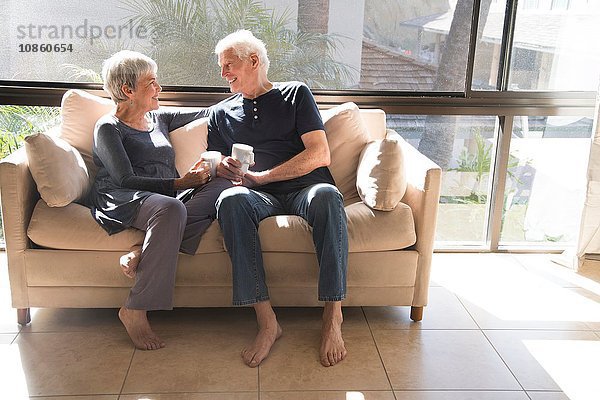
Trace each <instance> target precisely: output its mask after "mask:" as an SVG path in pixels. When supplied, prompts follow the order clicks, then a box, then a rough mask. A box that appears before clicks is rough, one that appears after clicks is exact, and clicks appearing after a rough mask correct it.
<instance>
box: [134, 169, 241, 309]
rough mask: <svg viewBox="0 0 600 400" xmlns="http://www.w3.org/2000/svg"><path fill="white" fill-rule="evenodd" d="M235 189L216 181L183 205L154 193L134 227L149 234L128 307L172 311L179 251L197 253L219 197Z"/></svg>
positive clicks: (147, 199)
mask: <svg viewBox="0 0 600 400" xmlns="http://www.w3.org/2000/svg"><path fill="white" fill-rule="evenodd" d="M231 186H233V185H232V183H231V182H230V181H228V180H226V179H223V178H216V179H214V180H212V181H210V182H209V183H208V184H206V185H204V186H203V187H202V188H201V189H200V190H198V191H197V192H196V193H195V194H194V197H192V198H191V199H189V200H188V201H186V202H185V203H182V202H181V201H180V200H178V199H175V198H173V197H169V196H164V195H162V194H154V195H152V196H149V197H148V198H146V200H144V202H143V203H142V205H141V206H140V209H139V211H138V215H137V217H136V218H135V220H134V221H133V223H132V226H133V227H135V228H137V229H140V230H143V231H146V236H145V238H144V243H143V245H142V254H141V257H140V262H139V264H138V267H137V272H136V276H135V283H134V285H133V287H132V288H131V291H130V292H129V297H128V298H127V301H126V302H125V307H127V308H130V309H134V310H147V311H150V310H171V309H172V308H173V292H174V289H175V273H176V270H177V257H178V255H179V251H180V250H181V252H183V253H186V254H194V253H195V252H196V249H197V248H198V244H199V243H200V238H201V236H202V234H203V233H204V232H205V231H206V229H208V227H209V226H210V224H211V223H212V222H213V221H214V220H215V218H216V214H217V210H216V208H215V202H216V201H217V198H218V197H219V194H220V193H221V192H222V191H223V190H225V189H227V188H229V187H231Z"/></svg>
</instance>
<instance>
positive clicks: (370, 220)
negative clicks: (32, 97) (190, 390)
mask: <svg viewBox="0 0 600 400" xmlns="http://www.w3.org/2000/svg"><path fill="white" fill-rule="evenodd" d="M112 107H113V105H112V103H111V102H110V101H108V100H107V99H103V98H100V97H96V96H93V95H91V94H89V93H86V92H82V91H77V90H71V91H68V92H67V93H65V95H64V97H63V103H62V109H61V112H62V118H63V121H62V124H61V126H60V127H57V128H55V129H53V130H52V131H50V132H47V133H45V134H39V135H35V136H34V137H32V138H31V139H30V140H29V139H28V141H27V143H26V145H25V148H21V149H19V150H18V151H16V152H15V153H13V154H11V155H10V156H8V157H7V158H5V159H4V160H2V161H1V162H0V189H1V192H0V194H1V201H2V218H3V222H4V231H5V239H6V250H7V255H8V270H9V277H10V287H11V294H12V304H13V307H15V308H17V309H18V319H19V323H21V324H26V323H28V322H29V321H30V318H29V308H30V307H86V308H87V307H90V308H94V307H119V306H121V305H122V303H123V301H124V300H125V298H126V296H127V293H128V290H129V287H130V286H131V284H132V281H131V280H129V279H128V278H126V277H125V276H123V274H122V273H121V271H120V268H119V267H118V260H119V257H120V256H121V255H122V254H124V253H125V252H126V251H128V250H129V249H130V248H131V247H132V246H133V245H135V244H139V243H141V241H142V238H143V233H142V232H141V231H138V230H135V229H129V230H126V231H124V232H121V233H119V234H116V235H113V236H108V235H107V234H106V233H105V232H104V231H103V230H102V229H101V228H100V227H99V226H98V225H97V224H96V222H95V221H94V220H93V218H92V217H91V214H90V211H89V209H88V208H86V207H85V206H83V205H81V204H79V203H78V201H81V200H80V199H81V198H82V197H83V196H84V195H85V192H86V191H87V189H88V188H89V181H90V180H91V179H93V175H94V170H95V167H94V166H93V164H92V163H91V144H92V136H93V126H94V123H95V121H96V120H97V118H98V117H99V116H101V115H103V114H104V113H106V112H109V111H110V110H111V109H112ZM322 115H323V119H324V122H325V126H326V130H327V137H328V141H329V145H330V150H331V158H332V163H331V166H330V169H331V171H332V174H333V176H334V178H335V180H336V183H337V184H338V187H339V188H340V190H341V191H342V193H343V194H344V200H345V204H346V212H347V215H348V229H349V247H350V248H349V251H350V254H349V265H348V296H347V300H346V301H345V302H344V304H345V305H348V306H360V305H368V306H374V305H399V306H412V308H411V318H412V319H413V320H415V321H418V320H420V319H421V318H422V312H423V306H425V305H426V304H427V295H428V286H429V274H430V266H431V258H432V248H433V240H434V231H435V223H436V215H437V207H438V200H439V190H440V175H441V170H440V169H439V167H438V166H436V165H435V164H434V163H433V162H431V161H430V160H429V159H427V158H426V157H425V156H423V155H422V154H420V153H419V152H418V151H417V150H416V149H415V148H413V147H412V146H410V145H409V144H408V143H406V142H405V141H404V140H403V139H402V138H401V137H400V136H398V135H397V134H396V133H395V132H393V131H388V130H386V126H385V114H384V112H383V111H381V110H359V109H358V108H357V107H356V106H355V105H353V104H352V103H347V104H344V105H340V106H339V107H334V108H333V109H329V110H325V111H322ZM172 142H173V145H174V147H175V152H176V155H177V167H178V169H179V170H183V169H185V168H186V167H187V166H189V164H190V163H192V162H193V161H194V160H195V158H196V157H197V156H198V154H200V152H201V151H202V150H203V148H204V147H205V146H206V121H205V120H199V121H195V122H193V123H191V124H189V125H188V126H186V127H183V128H180V129H178V130H177V131H174V132H173V133H172ZM28 156H29V161H28ZM357 174H358V175H357ZM357 176H358V181H357ZM65 193H66V195H65ZM49 205H52V206H49ZM259 233H260V237H261V242H262V245H263V251H264V261H265V269H266V273H267V279H268V285H269V288H270V294H271V298H272V302H273V304H274V305H276V306H315V305H318V304H319V303H318V301H317V276H318V274H317V272H318V264H317V260H316V257H315V253H314V248H313V244H312V239H311V234H310V227H309V226H308V225H307V224H306V222H305V221H303V220H302V219H300V218H298V217H295V216H278V217H271V218H268V219H266V220H264V221H263V222H261V225H260V229H259ZM230 305H231V265H230V261H229V257H228V255H227V254H226V251H225V249H224V246H223V239H222V236H221V233H220V229H219V226H218V224H217V223H216V222H215V223H213V224H212V226H211V227H210V228H209V230H208V231H207V232H206V233H205V235H204V236H203V238H202V241H201V243H200V246H199V248H198V251H197V252H196V255H194V256H189V255H183V254H182V255H180V257H179V265H178V271H177V278H176V288H175V306H176V307H222V306H230Z"/></svg>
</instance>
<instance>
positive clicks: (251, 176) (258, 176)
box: [242, 171, 269, 188]
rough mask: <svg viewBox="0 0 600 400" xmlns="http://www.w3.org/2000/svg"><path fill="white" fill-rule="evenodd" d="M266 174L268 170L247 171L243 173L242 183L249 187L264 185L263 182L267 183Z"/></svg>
mask: <svg viewBox="0 0 600 400" xmlns="http://www.w3.org/2000/svg"><path fill="white" fill-rule="evenodd" d="M268 174H269V171H261V172H254V171H248V172H247V173H246V174H245V175H244V178H243V179H242V185H244V186H246V187H249V188H250V187H254V186H262V185H265V184H267V183H269V181H268Z"/></svg>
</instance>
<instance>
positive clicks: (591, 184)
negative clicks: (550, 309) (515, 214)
mask: <svg viewBox="0 0 600 400" xmlns="http://www.w3.org/2000/svg"><path fill="white" fill-rule="evenodd" d="M599 118H600V90H599V91H598V95H597V96H596V112H595V115H594V128H593V133H594V138H593V141H592V146H591V149H590V159H589V164H588V172H587V180H588V183H587V192H586V197H585V204H584V206H583V214H582V217H581V228H580V231H579V242H578V245H577V258H578V259H579V266H581V265H582V263H583V261H584V259H585V258H594V259H600V123H599V122H598V119H599Z"/></svg>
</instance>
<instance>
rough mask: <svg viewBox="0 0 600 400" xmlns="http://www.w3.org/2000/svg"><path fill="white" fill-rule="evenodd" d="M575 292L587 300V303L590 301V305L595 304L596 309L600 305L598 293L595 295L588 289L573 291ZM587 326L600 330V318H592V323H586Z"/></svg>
mask: <svg viewBox="0 0 600 400" xmlns="http://www.w3.org/2000/svg"><path fill="white" fill-rule="evenodd" d="M571 290H572V291H573V293H576V294H577V295H579V296H581V297H582V298H585V299H586V301H589V303H590V304H594V305H595V306H596V307H597V306H598V305H600V295H597V294H596V293H593V292H591V291H589V290H587V289H583V288H576V289H571ZM586 324H587V325H588V326H589V327H590V328H591V329H594V330H600V316H598V317H596V318H590V321H586Z"/></svg>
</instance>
